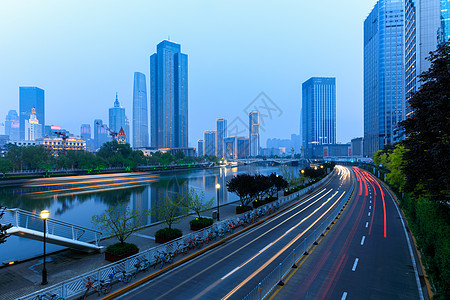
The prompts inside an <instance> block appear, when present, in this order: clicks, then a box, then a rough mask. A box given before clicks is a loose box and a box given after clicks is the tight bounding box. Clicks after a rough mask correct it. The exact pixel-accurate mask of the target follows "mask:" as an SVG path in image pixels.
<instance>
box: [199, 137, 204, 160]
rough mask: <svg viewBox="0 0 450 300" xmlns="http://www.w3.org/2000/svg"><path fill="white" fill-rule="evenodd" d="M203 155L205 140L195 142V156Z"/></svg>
mask: <svg viewBox="0 0 450 300" xmlns="http://www.w3.org/2000/svg"><path fill="white" fill-rule="evenodd" d="M204 155H205V140H198V142H197V156H199V157H201V156H204Z"/></svg>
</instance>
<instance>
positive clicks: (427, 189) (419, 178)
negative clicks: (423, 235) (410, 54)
mask: <svg viewBox="0 0 450 300" xmlns="http://www.w3.org/2000/svg"><path fill="white" fill-rule="evenodd" d="M428 60H429V61H430V62H431V66H430V68H429V69H428V70H427V71H425V72H423V73H422V74H421V75H420V82H421V85H420V88H419V90H418V91H417V92H415V93H412V95H411V98H410V100H409V105H410V107H411V109H412V111H413V114H412V116H411V117H409V118H407V119H406V120H404V121H403V122H402V123H401V125H402V126H403V128H404V130H405V133H406V135H407V138H406V139H404V140H403V145H404V146H405V148H406V149H407V150H408V151H406V152H405V153H404V158H405V166H404V168H403V170H404V173H405V175H406V184H405V190H406V191H407V192H414V194H416V195H417V196H418V195H423V196H428V197H429V198H430V199H432V200H433V201H437V202H440V203H444V204H445V203H446V204H447V205H448V201H449V195H450V175H449V174H450V172H448V166H450V156H449V153H450V100H449V99H450V89H449V87H450V42H447V43H445V44H444V45H442V46H440V47H439V48H438V49H437V50H436V51H435V52H431V53H430V56H429V57H428Z"/></svg>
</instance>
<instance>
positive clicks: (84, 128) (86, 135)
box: [80, 124, 94, 151]
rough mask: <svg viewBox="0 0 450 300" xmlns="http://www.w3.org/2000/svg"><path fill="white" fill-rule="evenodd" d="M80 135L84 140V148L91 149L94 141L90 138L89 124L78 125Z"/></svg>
mask: <svg viewBox="0 0 450 300" xmlns="http://www.w3.org/2000/svg"><path fill="white" fill-rule="evenodd" d="M80 136H81V139H82V140H83V141H85V142H86V149H87V150H88V151H91V150H93V148H94V143H93V142H94V141H93V140H92V134H91V125H89V124H81V127H80Z"/></svg>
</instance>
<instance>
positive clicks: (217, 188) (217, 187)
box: [216, 184, 220, 221]
mask: <svg viewBox="0 0 450 300" xmlns="http://www.w3.org/2000/svg"><path fill="white" fill-rule="evenodd" d="M219 189H220V184H216V191H217V221H220V218H219Z"/></svg>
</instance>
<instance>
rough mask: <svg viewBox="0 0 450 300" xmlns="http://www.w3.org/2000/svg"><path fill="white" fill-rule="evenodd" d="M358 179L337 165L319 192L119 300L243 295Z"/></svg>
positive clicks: (228, 297) (279, 260) (331, 208)
mask: <svg viewBox="0 0 450 300" xmlns="http://www.w3.org/2000/svg"><path fill="white" fill-rule="evenodd" d="M354 181H355V177H354V176H351V172H350V171H349V170H348V169H347V168H344V167H337V172H336V174H335V175H333V177H332V178H331V180H330V182H329V183H328V184H327V185H326V186H325V187H323V188H321V189H319V190H318V191H317V192H316V193H315V194H313V195H311V196H309V197H308V198H306V199H303V200H302V201H300V202H299V203H297V204H295V205H293V206H291V207H289V208H288V209H286V210H285V211H283V212H281V213H279V214H278V215H276V216H275V217H272V218H270V219H267V220H265V221H264V222H263V223H262V224H261V225H260V226H257V227H255V228H252V229H250V230H248V231H247V232H245V233H243V234H241V235H239V236H237V237H235V238H233V239H231V240H229V241H228V242H226V243H225V244H223V245H221V246H220V247H217V248H215V249H214V250H212V251H209V252H207V253H205V254H203V255H201V256H199V257H197V258H195V259H193V260H192V261H190V262H189V263H186V264H184V265H181V266H179V267H177V268H175V269H173V270H171V271H169V272H167V273H165V274H164V275H161V276H159V277H157V278H154V279H153V280H151V281H148V282H146V283H144V284H142V285H141V286H139V287H137V288H135V289H133V290H131V291H129V292H127V293H125V294H123V295H122V296H120V297H118V298H117V299H242V298H243V297H244V296H245V295H247V293H248V292H249V291H250V290H252V289H253V288H254V287H255V286H256V285H257V284H258V282H259V281H261V280H262V279H263V278H264V277H265V276H267V275H268V274H269V273H270V272H271V271H272V270H273V269H274V268H275V267H276V266H277V265H278V264H279V263H280V262H281V261H282V260H283V259H284V258H285V257H286V256H287V255H288V254H289V253H290V252H291V251H292V249H294V248H295V247H296V246H298V245H299V244H300V243H301V241H303V239H304V238H305V237H306V236H308V235H309V234H310V233H311V232H313V231H314V229H315V228H316V227H317V226H318V225H319V224H320V223H321V222H322V221H323V220H324V219H325V218H326V217H327V216H328V214H330V213H331V212H332V211H333V209H334V208H335V207H336V206H337V204H338V203H339V201H340V200H341V199H342V198H343V197H344V196H345V195H347V194H348V192H349V190H350V188H351V186H352V184H353V183H354ZM377 205H378V203H377ZM377 230H378V228H377ZM372 231H373V233H372V234H375V227H374V228H373V229H372Z"/></svg>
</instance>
